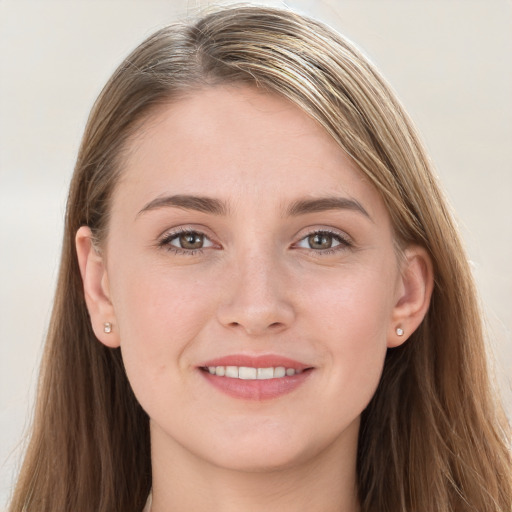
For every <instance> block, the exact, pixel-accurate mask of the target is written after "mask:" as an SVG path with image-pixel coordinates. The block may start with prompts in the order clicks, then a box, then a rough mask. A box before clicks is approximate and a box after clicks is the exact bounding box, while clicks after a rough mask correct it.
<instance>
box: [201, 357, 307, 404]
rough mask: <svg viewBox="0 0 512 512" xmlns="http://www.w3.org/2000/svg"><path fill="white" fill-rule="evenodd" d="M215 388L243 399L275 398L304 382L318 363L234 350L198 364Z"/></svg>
mask: <svg viewBox="0 0 512 512" xmlns="http://www.w3.org/2000/svg"><path fill="white" fill-rule="evenodd" d="M198 369H199V370H201V372H200V373H201V375H203V377H204V378H205V379H206V381H207V382H208V383H209V384H210V385H212V386H213V387H214V388H215V389H217V390H219V391H221V392H222V393H224V394H226V395H228V396H230V397H232V398H238V399H242V400H258V401H261V400H272V399H276V398H279V397H282V396H283V395H287V394H288V393H291V392H292V391H295V390H297V389H298V388H300V387H301V386H302V385H304V384H305V383H306V382H307V381H308V380H309V378H310V376H311V374H312V373H313V370H314V367H312V366H309V365H307V364H304V363H300V362H298V361H296V360H294V359H290V358H287V357H283V356H278V355H272V354H267V355H258V356H255V355H247V354H234V355H230V356H226V357H220V358H217V359H213V360H210V361H207V362H205V363H204V364H202V365H200V366H199V367H198Z"/></svg>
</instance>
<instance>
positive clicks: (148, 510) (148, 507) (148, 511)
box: [142, 493, 152, 512]
mask: <svg viewBox="0 0 512 512" xmlns="http://www.w3.org/2000/svg"><path fill="white" fill-rule="evenodd" d="M151 498H152V496H151V493H149V496H148V501H146V505H145V507H144V510H143V511H142V512H151V501H152V499H151Z"/></svg>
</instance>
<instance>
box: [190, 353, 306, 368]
mask: <svg viewBox="0 0 512 512" xmlns="http://www.w3.org/2000/svg"><path fill="white" fill-rule="evenodd" d="M199 366H200V367H201V368H206V367H208V366H246V367H249V368H275V367H277V366H284V367H285V368H293V369H294V370H306V369H307V368H311V365H307V364H304V363H301V362H300V361H296V360H295V359H291V358H289V357H284V356H280V355H276V354H262V355H248V354H231V355H229V356H223V357H218V358H215V359H210V360H208V361H206V362H205V363H204V364H201V365H199Z"/></svg>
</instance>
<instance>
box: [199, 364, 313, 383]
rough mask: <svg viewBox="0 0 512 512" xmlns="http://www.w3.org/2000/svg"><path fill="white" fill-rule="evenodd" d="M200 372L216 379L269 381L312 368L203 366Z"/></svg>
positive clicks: (291, 375)
mask: <svg viewBox="0 0 512 512" xmlns="http://www.w3.org/2000/svg"><path fill="white" fill-rule="evenodd" d="M201 370H203V371H205V372H208V373H210V374H211V375H216V376H218V377H226V378H228V379H242V380H269V379H282V378H285V377H293V376H294V375H298V374H301V373H302V372H303V371H308V370H312V368H305V369H304V370H302V369H295V368H286V367H285V366H275V367H272V366H270V367H267V368H256V367H253V366H220V365H219V366H205V367H202V368H201Z"/></svg>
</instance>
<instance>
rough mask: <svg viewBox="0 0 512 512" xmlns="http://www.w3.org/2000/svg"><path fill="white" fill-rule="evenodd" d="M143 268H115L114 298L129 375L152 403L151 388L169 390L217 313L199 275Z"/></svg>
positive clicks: (139, 390) (131, 380) (144, 397)
mask: <svg viewBox="0 0 512 512" xmlns="http://www.w3.org/2000/svg"><path fill="white" fill-rule="evenodd" d="M140 268H144V267H143V266H141V267H139V270H133V269H132V270H129V269H128V270H127V269H122V268H118V269H117V271H115V272H114V273H113V275H114V279H113V286H112V297H113V302H114V307H115V314H116V321H117V324H118V328H119V333H120V339H121V351H122V354H123V361H124V365H125V367H126V371H127V375H128V378H129V380H130V382H131V384H132V386H133V389H134V391H135V393H136V395H137V397H138V399H139V401H141V403H145V404H146V403H148V401H149V402H151V401H152V399H153V398H152V395H151V393H150V390H151V389H153V390H154V389H167V388H168V387H169V385H172V384H173V382H174V383H176V382H175V380H176V379H178V378H180V374H181V373H182V372H183V371H186V370H187V357H186V354H187V351H188V350H189V349H190V348H191V347H192V346H193V345H194V340H195V339H196V338H197V335H198V333H199V331H200V330H201V329H202V328H203V327H204V323H205V322H206V321H207V319H208V318H209V316H210V315H211V297H208V296H207V295H205V293H204V287H203V286H199V283H198V282H196V281H195V280H192V279H187V278H183V276H173V275H172V273H169V272H162V271H153V272H151V271H147V270H146V271H145V270H140ZM127 276H129V277H127ZM203 284H204V283H203ZM169 379H171V380H172V381H173V382H169ZM146 391H147V394H148V396H139V395H141V394H145V393H146Z"/></svg>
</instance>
